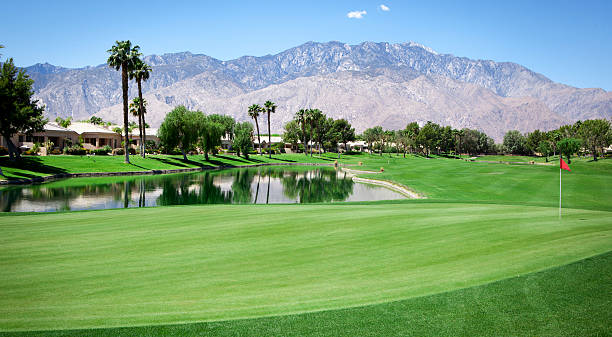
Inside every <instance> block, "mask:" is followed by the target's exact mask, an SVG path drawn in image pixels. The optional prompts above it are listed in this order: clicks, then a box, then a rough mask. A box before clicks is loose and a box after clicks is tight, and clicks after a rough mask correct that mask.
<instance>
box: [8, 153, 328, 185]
mask: <svg viewBox="0 0 612 337" xmlns="http://www.w3.org/2000/svg"><path fill="white" fill-rule="evenodd" d="M124 159H125V158H124V157H123V156H63V155H58V156H46V157H38V156H23V158H22V159H21V160H19V161H14V162H11V161H10V160H9V158H8V157H6V156H4V157H0V168H2V172H3V174H4V177H2V176H0V179H5V180H11V179H13V180H14V179H28V178H33V177H44V176H48V175H53V174H58V173H89V172H132V171H151V170H173V169H185V168H197V167H219V166H239V165H256V164H262V163H277V164H282V163H295V162H300V163H330V162H332V163H333V161H331V160H330V159H322V158H318V157H314V158H311V157H306V156H304V155H298V154H284V155H279V156H273V157H272V159H270V158H268V157H267V156H259V155H252V156H250V157H249V159H245V158H244V157H237V156H233V155H218V156H210V157H209V160H205V158H204V156H202V155H198V156H188V157H187V160H184V159H183V156H180V155H176V156H175V155H149V156H147V158H142V157H139V156H130V164H126V163H124Z"/></svg>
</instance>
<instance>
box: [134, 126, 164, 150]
mask: <svg viewBox="0 0 612 337" xmlns="http://www.w3.org/2000/svg"><path fill="white" fill-rule="evenodd" d="M157 131H158V129H154V128H146V129H145V139H146V140H147V142H148V141H154V142H155V144H157V145H159V143H160V142H161V140H160V139H159V137H157ZM130 140H131V142H132V145H134V146H136V147H138V146H140V130H139V129H138V128H135V129H133V130H132V132H131V133H130Z"/></svg>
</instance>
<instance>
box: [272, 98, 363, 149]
mask: <svg viewBox="0 0 612 337" xmlns="http://www.w3.org/2000/svg"><path fill="white" fill-rule="evenodd" d="M282 138H283V141H284V142H285V143H290V144H292V145H293V146H294V147H298V144H299V142H301V143H302V146H303V147H304V154H306V155H307V154H308V148H307V147H306V145H307V144H309V143H311V146H310V156H311V157H312V152H313V147H315V146H316V147H317V152H319V153H321V152H324V151H329V152H335V151H337V150H338V144H344V148H345V151H349V149H348V146H347V143H348V142H352V141H354V140H355V139H356V136H355V129H354V128H353V127H352V126H351V124H350V123H349V122H348V121H347V120H346V119H333V118H331V117H327V116H326V115H325V114H324V113H323V112H322V111H321V110H319V109H300V110H298V111H297V112H296V113H295V115H294V118H293V120H292V121H290V122H289V123H287V124H285V127H284V133H283V136H282ZM339 154H340V153H339V152H338V155H339Z"/></svg>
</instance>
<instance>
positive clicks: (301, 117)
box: [295, 109, 308, 155]
mask: <svg viewBox="0 0 612 337" xmlns="http://www.w3.org/2000/svg"><path fill="white" fill-rule="evenodd" d="M307 112H308V110H306V109H300V110H299V111H298V112H296V113H295V119H296V120H297V122H298V124H300V125H301V126H302V138H303V141H304V142H303V143H302V144H303V145H304V154H305V155H308V151H307V148H306V146H307V145H306V115H307Z"/></svg>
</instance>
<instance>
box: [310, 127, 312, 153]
mask: <svg viewBox="0 0 612 337" xmlns="http://www.w3.org/2000/svg"><path fill="white" fill-rule="evenodd" d="M310 130H311V131H310V141H311V142H312V125H311V126H310ZM310 156H311V157H312V146H311V147H310Z"/></svg>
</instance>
